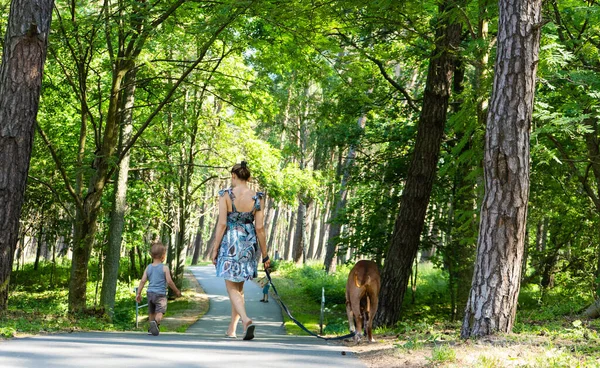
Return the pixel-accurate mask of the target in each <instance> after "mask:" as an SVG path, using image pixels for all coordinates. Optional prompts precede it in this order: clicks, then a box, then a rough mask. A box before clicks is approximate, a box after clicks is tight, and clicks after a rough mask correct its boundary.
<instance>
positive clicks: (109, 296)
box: [100, 68, 137, 318]
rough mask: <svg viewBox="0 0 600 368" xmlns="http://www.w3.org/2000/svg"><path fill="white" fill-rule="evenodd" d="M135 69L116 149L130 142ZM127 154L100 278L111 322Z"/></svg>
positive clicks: (117, 183)
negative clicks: (102, 272)
mask: <svg viewBox="0 0 600 368" xmlns="http://www.w3.org/2000/svg"><path fill="white" fill-rule="evenodd" d="M136 73H137V69H135V68H133V69H131V70H130V71H129V72H128V73H127V75H126V77H125V91H124V93H123V99H122V101H121V108H120V114H119V116H120V120H121V124H120V126H121V134H120V138H119V140H120V144H119V146H120V147H119V149H120V150H121V149H123V146H124V145H125V144H126V143H127V142H128V141H129V139H131V134H132V131H133V105H134V101H135V82H136ZM130 156H131V155H130V151H127V152H126V153H125V154H124V156H123V159H122V160H121V162H120V163H119V167H118V169H117V172H116V177H117V178H116V180H115V184H114V186H115V189H114V197H113V203H112V207H113V208H112V211H111V216H110V224H109V226H108V244H107V246H106V253H105V254H106V255H105V257H106V258H105V260H104V277H103V278H102V292H101V293H100V305H102V307H103V308H104V311H105V313H107V314H108V316H109V317H110V318H112V317H113V309H114V306H115V295H116V293H117V281H118V278H119V259H120V256H121V244H122V242H123V228H124V226H125V211H126V209H127V179H128V176H129V160H130Z"/></svg>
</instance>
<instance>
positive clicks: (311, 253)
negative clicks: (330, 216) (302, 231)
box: [306, 203, 319, 259]
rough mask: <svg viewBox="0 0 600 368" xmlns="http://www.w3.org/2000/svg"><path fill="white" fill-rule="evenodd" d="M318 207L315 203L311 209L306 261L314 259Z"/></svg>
mask: <svg viewBox="0 0 600 368" xmlns="http://www.w3.org/2000/svg"><path fill="white" fill-rule="evenodd" d="M318 216H319V205H318V204H317V203H315V205H314V206H313V209H312V221H311V225H310V241H309V245H308V251H307V252H306V256H307V257H308V259H314V258H315V243H316V241H317V230H318V225H319V217H318Z"/></svg>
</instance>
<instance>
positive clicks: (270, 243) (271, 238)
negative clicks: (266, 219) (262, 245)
mask: <svg viewBox="0 0 600 368" xmlns="http://www.w3.org/2000/svg"><path fill="white" fill-rule="evenodd" d="M280 211H281V205H280V206H279V207H277V208H276V209H275V214H274V215H273V220H272V222H273V224H272V225H271V233H270V235H269V241H268V245H267V254H271V252H274V251H273V242H274V241H275V234H276V230H277V220H279V212H280Z"/></svg>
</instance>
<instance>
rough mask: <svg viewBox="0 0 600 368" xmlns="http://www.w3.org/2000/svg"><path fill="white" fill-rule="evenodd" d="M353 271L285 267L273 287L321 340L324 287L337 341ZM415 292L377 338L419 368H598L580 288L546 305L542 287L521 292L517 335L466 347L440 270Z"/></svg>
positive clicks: (549, 295)
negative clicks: (415, 361)
mask: <svg viewBox="0 0 600 368" xmlns="http://www.w3.org/2000/svg"><path fill="white" fill-rule="evenodd" d="M348 272H349V268H348V267H345V266H344V267H338V271H337V272H336V274H333V275H326V274H325V273H324V271H322V269H321V265H320V264H308V265H306V266H304V267H295V266H294V265H292V264H290V263H286V262H280V264H279V265H278V269H277V271H276V272H274V273H273V282H274V283H275V286H276V287H277V290H278V291H279V294H280V295H281V298H282V300H283V301H284V303H285V304H286V305H287V306H288V308H289V309H290V311H291V313H292V315H293V316H294V317H295V318H296V319H298V320H299V321H300V322H301V323H303V324H304V325H305V326H306V327H307V328H308V329H310V330H311V331H313V332H315V333H318V332H319V310H320V293H321V291H320V288H321V287H323V286H325V294H326V296H325V298H326V309H325V321H324V324H325V326H324V335H326V336H334V335H340V334H346V333H348V323H347V320H346V314H345V305H344V301H345V295H344V289H345V282H346V278H347V274H348ZM271 292H272V291H271ZM410 293H411V291H410V290H408V291H407V295H406V298H405V301H404V303H403V306H402V312H403V314H402V319H401V320H400V321H399V322H398V323H397V324H396V325H395V326H393V327H391V328H376V329H375V331H374V333H375V338H376V339H377V340H378V341H380V342H386V343H389V344H390V345H391V347H392V349H394V351H396V352H399V353H400V354H402V357H403V359H406V357H412V356H415V357H420V358H421V361H420V363H418V364H416V365H419V364H422V365H423V366H444V367H463V366H464V367H532V368H533V367H600V333H599V331H600V321H599V320H583V319H581V317H580V316H579V313H580V311H581V310H583V309H584V308H585V307H586V306H587V305H588V304H589V303H590V302H591V299H590V298H589V297H586V296H585V295H582V294H581V293H580V292H578V290H577V289H576V288H573V287H564V288H561V287H556V288H554V289H552V290H550V291H548V292H546V293H545V295H544V298H543V300H542V298H541V297H540V295H541V292H540V290H539V288H538V287H537V286H535V285H526V286H523V288H522V290H521V293H520V295H519V309H518V311H517V318H516V324H515V327H514V329H513V331H514V333H511V334H498V335H495V336H492V337H490V338H486V339H479V340H477V339H475V340H469V341H466V342H465V341H463V340H461V339H460V328H461V321H455V322H451V321H449V320H448V318H449V315H450V298H449V296H448V292H447V281H446V277H445V275H444V273H443V272H442V271H441V270H439V269H437V268H435V267H433V266H432V265H430V264H423V265H420V266H419V275H418V279H417V290H416V294H415V302H414V303H412V302H411V298H410V296H411V294H410ZM285 327H286V330H287V332H288V333H290V334H305V332H303V331H302V330H301V329H300V328H298V327H296V325H295V324H294V323H293V322H292V321H291V320H289V319H287V318H285ZM415 359H416V358H415ZM396 364H398V363H396Z"/></svg>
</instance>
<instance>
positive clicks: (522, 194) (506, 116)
mask: <svg viewBox="0 0 600 368" xmlns="http://www.w3.org/2000/svg"><path fill="white" fill-rule="evenodd" d="M541 6H542V2H541V1H540V0H500V1H499V20H498V49H497V52H496V68H495V75H494V86H493V90H492V97H491V99H490V107H489V111H488V119H487V128H486V138H485V144H486V146H485V157H484V170H485V173H484V177H485V195H484V198H483V203H482V206H481V221H480V224H479V237H478V240H477V261H476V264H475V271H474V276H473V284H472V286H471V293H470V295H469V300H468V302H467V307H466V310H465V317H464V320H463V326H462V330H461V337H462V338H469V337H471V336H485V335H489V334H492V333H494V332H510V331H511V330H512V327H513V325H514V322H515V315H516V310H517V298H518V296H519V289H520V286H521V268H522V263H521V259H522V257H523V249H524V240H525V230H526V229H525V225H526V220H527V205H528V200H529V167H530V164H529V160H530V157H529V134H530V127H531V118H532V111H533V97H534V93H535V85H536V83H535V82H536V81H535V77H536V70H537V64H538V53H539V45H540V33H541V27H542V23H541Z"/></svg>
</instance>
